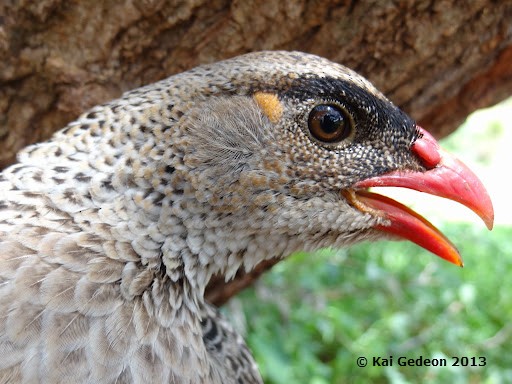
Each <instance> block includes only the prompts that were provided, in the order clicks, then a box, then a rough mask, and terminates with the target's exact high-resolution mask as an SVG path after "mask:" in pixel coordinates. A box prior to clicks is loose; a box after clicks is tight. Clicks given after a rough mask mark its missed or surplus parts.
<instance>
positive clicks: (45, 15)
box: [0, 0, 512, 303]
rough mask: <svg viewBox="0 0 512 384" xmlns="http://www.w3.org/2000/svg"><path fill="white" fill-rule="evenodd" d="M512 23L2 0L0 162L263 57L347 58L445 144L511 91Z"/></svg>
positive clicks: (494, 8)
mask: <svg viewBox="0 0 512 384" xmlns="http://www.w3.org/2000/svg"><path fill="white" fill-rule="evenodd" d="M510 20H512V2H510V1H491V0H480V1H479V0H477V1H455V0H446V1H412V0H403V1H399V0H397V1H358V2H355V1H334V0H290V1H286V2H284V1H282V2H278V1H274V2H270V1H269V2H261V1H256V0H252V1H242V0H240V1H232V2H229V1H227V0H213V1H206V0H183V1H163V0H145V1H142V0H141V1H133V0H106V1H101V2H100V1H93V0H82V1H80V0H40V1H35V2H34V1H28V0H19V1H15V0H7V1H2V2H1V3H0V148H1V149H2V151H1V152H0V167H4V166H6V165H8V164H10V163H11V162H13V160H14V156H15V153H16V152H17V151H18V150H19V149H20V148H22V147H24V146H26V145H27V144H30V143H33V142H36V141H40V140H43V139H46V138H48V137H49V136H50V135H51V133H52V132H54V131H55V130H57V129H59V128H61V127H63V126H64V125H65V124H66V123H68V122H69V121H71V120H73V119H75V118H76V117H77V116H78V115H79V114H80V113H81V112H83V111H84V110H86V109H88V108H90V107H92V106H93V105H95V104H98V103H101V102H104V101H107V100H109V99H112V98H115V97H117V96H119V95H120V94H121V93H122V92H123V91H126V90H129V89H132V88H135V87H138V86H140V85H143V84H147V83H150V82H153V81H156V80H159V79H161V78H164V77H167V76H169V75H172V74H174V73H176V72H180V71H183V70H185V69H188V68H191V67H193V66H196V65H198V64H201V63H207V62H213V61H217V60H220V59H224V58H227V57H231V56H235V55H238V54H241V53H245V52H248V51H255V50H264V49H286V50H302V51H307V52H312V53H315V54H318V55H321V56H325V57H327V58H330V59H331V60H334V61H338V62H340V63H343V64H345V65H347V66H349V67H351V68H353V69H355V70H356V71H358V72H360V73H361V74H363V75H365V76H366V77H368V78H369V79H370V80H371V81H372V82H374V84H375V85H376V86H377V87H378V88H379V89H381V90H382V91H383V92H384V93H385V94H387V95H388V96H389V98H390V99H391V100H393V101H394V102H395V103H396V104H398V105H399V106H401V107H402V108H403V109H405V110H406V111H407V112H408V113H410V114H411V115H412V116H413V117H414V118H415V119H417V120H418V121H419V123H420V124H421V125H423V126H425V127H427V128H428V129H429V130H430V131H432V132H434V133H435V134H436V135H437V136H443V135H446V134H447V133H449V132H451V131H452V130H453V129H455V128H456V127H457V125H458V124H459V123H460V122H461V121H462V120H463V119H464V118H465V117H466V116H467V115H468V114H469V113H470V112H471V111H473V110H475V109H477V108H480V107H484V106H487V105H490V104H493V103H496V102H497V101H499V100H502V99H503V98H505V97H506V96H508V95H510V94H511V93H512V65H511V63H512V23H511V22H510ZM269 264H271V263H269ZM267 267H268V266H267ZM264 269H266V268H263V267H262V268H261V269H260V270H258V271H257V272H256V273H255V275H254V276H256V275H259V274H260V273H261V272H262V271H263V270H264ZM251 278H252V277H251V275H249V276H244V277H243V278H242V277H240V278H239V279H237V280H236V281H235V282H234V283H233V285H231V284H228V285H226V284H224V283H223V282H221V281H220V280H219V281H214V282H213V285H212V286H211V287H212V288H211V289H210V291H209V292H208V295H209V297H210V298H213V299H214V301H215V302H217V303H221V302H224V301H225V300H226V299H227V298H229V297H230V296H231V295H232V294H234V293H236V292H237V291H238V290H239V289H240V288H241V286H243V285H244V284H246V283H250V282H251ZM242 282H243V284H242Z"/></svg>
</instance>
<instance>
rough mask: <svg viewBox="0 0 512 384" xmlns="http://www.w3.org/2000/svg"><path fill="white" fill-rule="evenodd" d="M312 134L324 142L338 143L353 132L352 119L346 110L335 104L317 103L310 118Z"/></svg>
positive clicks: (309, 123)
mask: <svg viewBox="0 0 512 384" xmlns="http://www.w3.org/2000/svg"><path fill="white" fill-rule="evenodd" d="M308 127H309V132H311V135H312V136H313V137H314V138H315V139H317V140H319V141H321V142H324V143H329V144H332V143H338V142H340V141H342V140H343V139H346V138H347V137H348V136H349V135H350V133H351V132H352V125H351V120H350V118H349V117H348V116H347V114H346V112H345V111H343V110H342V109H340V108H338V107H336V106H335V105H327V104H322V105H317V106H316V107H315V108H313V109H312V110H311V112H310V113H309V118H308Z"/></svg>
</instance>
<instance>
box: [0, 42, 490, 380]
mask: <svg viewBox="0 0 512 384" xmlns="http://www.w3.org/2000/svg"><path fill="white" fill-rule="evenodd" d="M376 186H398V187H403V188H410V189H415V190H418V191H422V192H426V193H429V194H433V195H437V196H441V197H444V198H448V199H451V200H454V201H457V202H459V203H461V204H463V205H466V206H467V207H468V208H470V209H471V210H473V211H474V212H475V213H477V214H478V215H479V216H480V217H481V218H482V220H483V221H484V223H485V224H486V225H487V227H488V228H489V229H491V228H492V224H493V215H494V214H493V208H492V202H491V200H490V197H489V195H488V193H487V191H486V190H485V187H484V186H483V184H482V183H481V182H480V181H479V179H478V177H477V176H476V175H475V174H474V173H473V172H472V171H471V170H470V169H469V168H468V167H467V166H466V165H464V163H462V161H460V160H458V159H457V158H455V157H454V156H452V155H450V154H448V153H446V152H444V151H443V150H442V149H441V148H440V147H439V145H438V143H437V141H436V140H435V139H434V137H433V136H432V135H431V134H430V133H428V132H427V130H425V129H424V128H422V127H420V126H419V125H418V124H416V122H415V121H414V120H413V119H412V118H410V117H409V116H408V115H407V114H406V113H404V112H403V111H401V110H400V109H399V108H398V107H396V106H395V105H394V104H393V103H392V102H391V101H389V100H388V99H387V98H386V97H385V96H384V95H383V94H382V93H380V92H379V91H378V90H377V89H376V88H375V87H374V86H373V85H372V84H371V83H370V82H369V81H368V80H366V79H365V78H363V77H362V76H360V75H359V74H357V73H356V72H354V71H352V70H350V69H348V68H346V67H344V66H342V65H341V64H338V63H334V62H331V61H329V60H327V59H325V58H321V57H319V56H316V55H313V54H308V53H302V52H288V51H263V52H253V53H248V54H245V55H242V56H238V57H234V58H231V59H227V60H224V61H220V62H216V63H213V64H205V65H202V66H199V67H196V68H193V69H191V70H189V71H186V72H183V73H180V74H176V75H173V76H171V77H169V78H167V79H164V80H161V81H159V82H156V83H154V84H151V85H147V86H143V87H141V88H138V89H135V90H132V91H129V92H126V93H125V94H123V95H122V96H121V97H120V98H119V99H117V100H114V101H111V102H108V103H105V104H102V105H99V106H96V107H93V108H92V109H90V110H88V111H87V112H85V113H83V114H82V115H81V116H80V117H79V118H78V119H77V120H76V121H74V122H71V123H70V124H68V125H67V126H66V127H65V128H63V129H62V130H60V131H58V132H56V133H55V134H54V135H53V136H52V137H51V138H50V139H49V140H47V141H45V142H42V143H37V144H33V145H30V146H28V147H26V148H25V149H23V150H21V151H20V152H19V154H18V157H17V162H16V163H15V164H13V165H11V166H9V167H8V168H6V169H5V170H4V171H3V172H2V173H1V175H0V356H1V358H0V383H34V382H41V383H61V382H69V381H71V382H74V383H223V384H228V383H261V382H262V378H261V376H260V374H259V372H258V367H257V364H256V362H255V361H254V359H253V357H252V355H251V353H250V351H249V349H248V347H247V346H246V344H245V342H244V340H243V338H242V337H241V336H240V335H239V334H238V333H237V332H236V331H235V329H234V328H233V326H231V325H230V324H229V322H228V321H227V320H226V319H225V318H224V317H223V316H222V315H221V314H220V312H219V310H218V309H217V308H216V307H215V306H213V305H211V304H209V303H208V302H207V301H206V300H205V289H206V287H207V285H208V282H209V281H210V280H211V279H212V278H213V276H221V277H222V278H223V279H224V280H225V281H229V280H230V279H232V278H233V277H235V276H236V274H237V272H238V271H245V272H250V271H251V270H253V269H254V268H255V267H256V266H257V265H258V264H259V263H262V262H264V261H267V260H274V259H277V260H281V259H284V258H286V257H287V256H288V255H290V254H292V253H293V252H295V251H299V250H304V251H313V250H317V249H319V248H323V247H334V248H339V247H347V246H349V245H351V244H355V243H358V242H361V241H373V240H379V239H382V238H393V239H405V240H409V241H412V242H414V243H416V244H418V245H419V246H421V247H423V248H425V249H427V250H429V251H431V252H432V253H434V254H436V255H438V256H440V257H442V258H444V259H446V260H448V261H450V262H452V263H454V264H456V265H459V266H462V259H461V257H460V255H459V253H458V251H457V249H456V247H455V245H454V244H453V243H451V242H450V240H448V239H447V238H446V237H445V236H444V235H443V234H442V233H441V232H440V231H439V230H438V229H436V228H435V227H434V226H433V225H432V224H430V223H429V222H428V221H427V220H426V219H425V218H423V217H422V216H420V215H419V214H417V213H416V212H414V211H413V210H411V209H410V208H408V207H406V206H405V205H403V204H401V203H399V202H397V201H395V200H392V199H390V198H388V197H386V196H383V195H380V194H377V193H376V192H373V191H370V189H371V188H372V187H376Z"/></svg>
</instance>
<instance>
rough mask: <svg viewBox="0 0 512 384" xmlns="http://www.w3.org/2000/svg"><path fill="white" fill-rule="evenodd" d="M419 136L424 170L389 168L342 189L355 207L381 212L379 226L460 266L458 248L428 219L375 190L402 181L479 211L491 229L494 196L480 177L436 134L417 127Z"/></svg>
mask: <svg viewBox="0 0 512 384" xmlns="http://www.w3.org/2000/svg"><path fill="white" fill-rule="evenodd" d="M418 129H419V130H420V132H421V134H422V135H421V137H420V138H419V139H417V141H416V142H415V143H414V145H413V146H412V148H411V151H412V152H413V153H414V154H415V155H416V156H417V157H418V158H419V160H420V161H421V162H422V163H423V165H424V166H425V168H426V170H425V171H423V172H416V171H415V172H399V171H395V172H391V173H388V174H384V175H380V176H376V177H372V178H369V179H366V180H363V181H360V182H358V183H356V184H355V185H354V188H353V189H349V190H346V191H343V195H344V197H345V199H346V200H347V201H348V202H349V203H350V204H351V205H352V206H353V207H354V208H356V209H358V210H360V211H362V212H364V213H369V214H371V215H373V216H379V217H382V218H383V219H385V220H383V223H384V224H379V225H378V226H377V227H375V229H377V230H379V231H382V232H385V233H387V234H390V235H392V236H394V237H398V238H402V239H405V240H409V241H412V242H413V243H416V244H418V245H419V246H421V247H423V248H425V249H427V250H428V251H430V252H432V253H434V254H436V255H438V256H439V257H442V258H443V259H445V260H448V261H449V262H451V263H453V264H456V265H458V266H462V265H463V263H462V259H461V256H460V254H459V252H458V250H457V248H456V247H455V246H454V245H453V244H452V242H451V241H450V240H448V238H447V237H446V236H444V235H443V234H442V233H441V232H440V231H439V230H438V229H437V228H436V227H434V226H433V225H432V224H431V223H430V222H429V221H428V220H427V219H425V218H424V217H422V216H421V215H419V214H418V213H416V212H414V211H413V210H412V209H410V208H408V207H406V206H404V205H403V204H401V203H399V202H397V201H395V200H393V199H391V198H389V197H386V196H382V195H379V194H376V193H373V192H369V191H368V188H370V187H403V188H410V189H414V190H417V191H420V192H425V193H429V194H432V195H435V196H440V197H445V198H448V199H450V200H454V201H457V202H459V203H461V204H463V205H465V206H466V207H468V208H470V209H471V210H472V211H473V212H475V213H476V214H477V215H479V216H480V217H481V218H482V220H483V221H484V223H485V224H486V226H487V228H489V229H492V226H493V221H494V211H493V206H492V202H491V199H490V198H489V195H488V193H487V191H486V189H485V187H484V186H483V184H482V182H481V181H480V180H479V179H478V177H477V176H476V175H475V174H474V173H473V172H472V171H471V170H470V169H469V168H468V167H467V166H466V165H465V164H464V163H462V162H461V161H460V160H458V159H457V158H455V157H453V156H452V155H450V154H448V153H446V152H444V151H442V150H441V149H440V148H439V146H438V144H437V142H436V141H435V139H434V138H433V137H432V136H431V135H430V134H429V133H428V132H426V131H424V130H423V129H422V128H420V127H418Z"/></svg>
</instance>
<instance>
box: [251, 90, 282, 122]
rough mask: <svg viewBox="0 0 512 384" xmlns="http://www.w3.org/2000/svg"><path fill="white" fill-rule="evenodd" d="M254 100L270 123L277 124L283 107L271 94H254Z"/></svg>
mask: <svg viewBox="0 0 512 384" xmlns="http://www.w3.org/2000/svg"><path fill="white" fill-rule="evenodd" d="M254 100H256V103H258V105H259V107H260V108H261V110H262V111H263V113H264V114H265V115H266V116H267V117H268V119H269V120H270V121H271V122H272V123H277V122H278V121H279V119H280V118H281V116H282V115H283V105H282V104H281V102H280V101H279V99H278V98H277V96H276V95H275V94H273V93H266V92H256V93H255V94H254Z"/></svg>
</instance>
